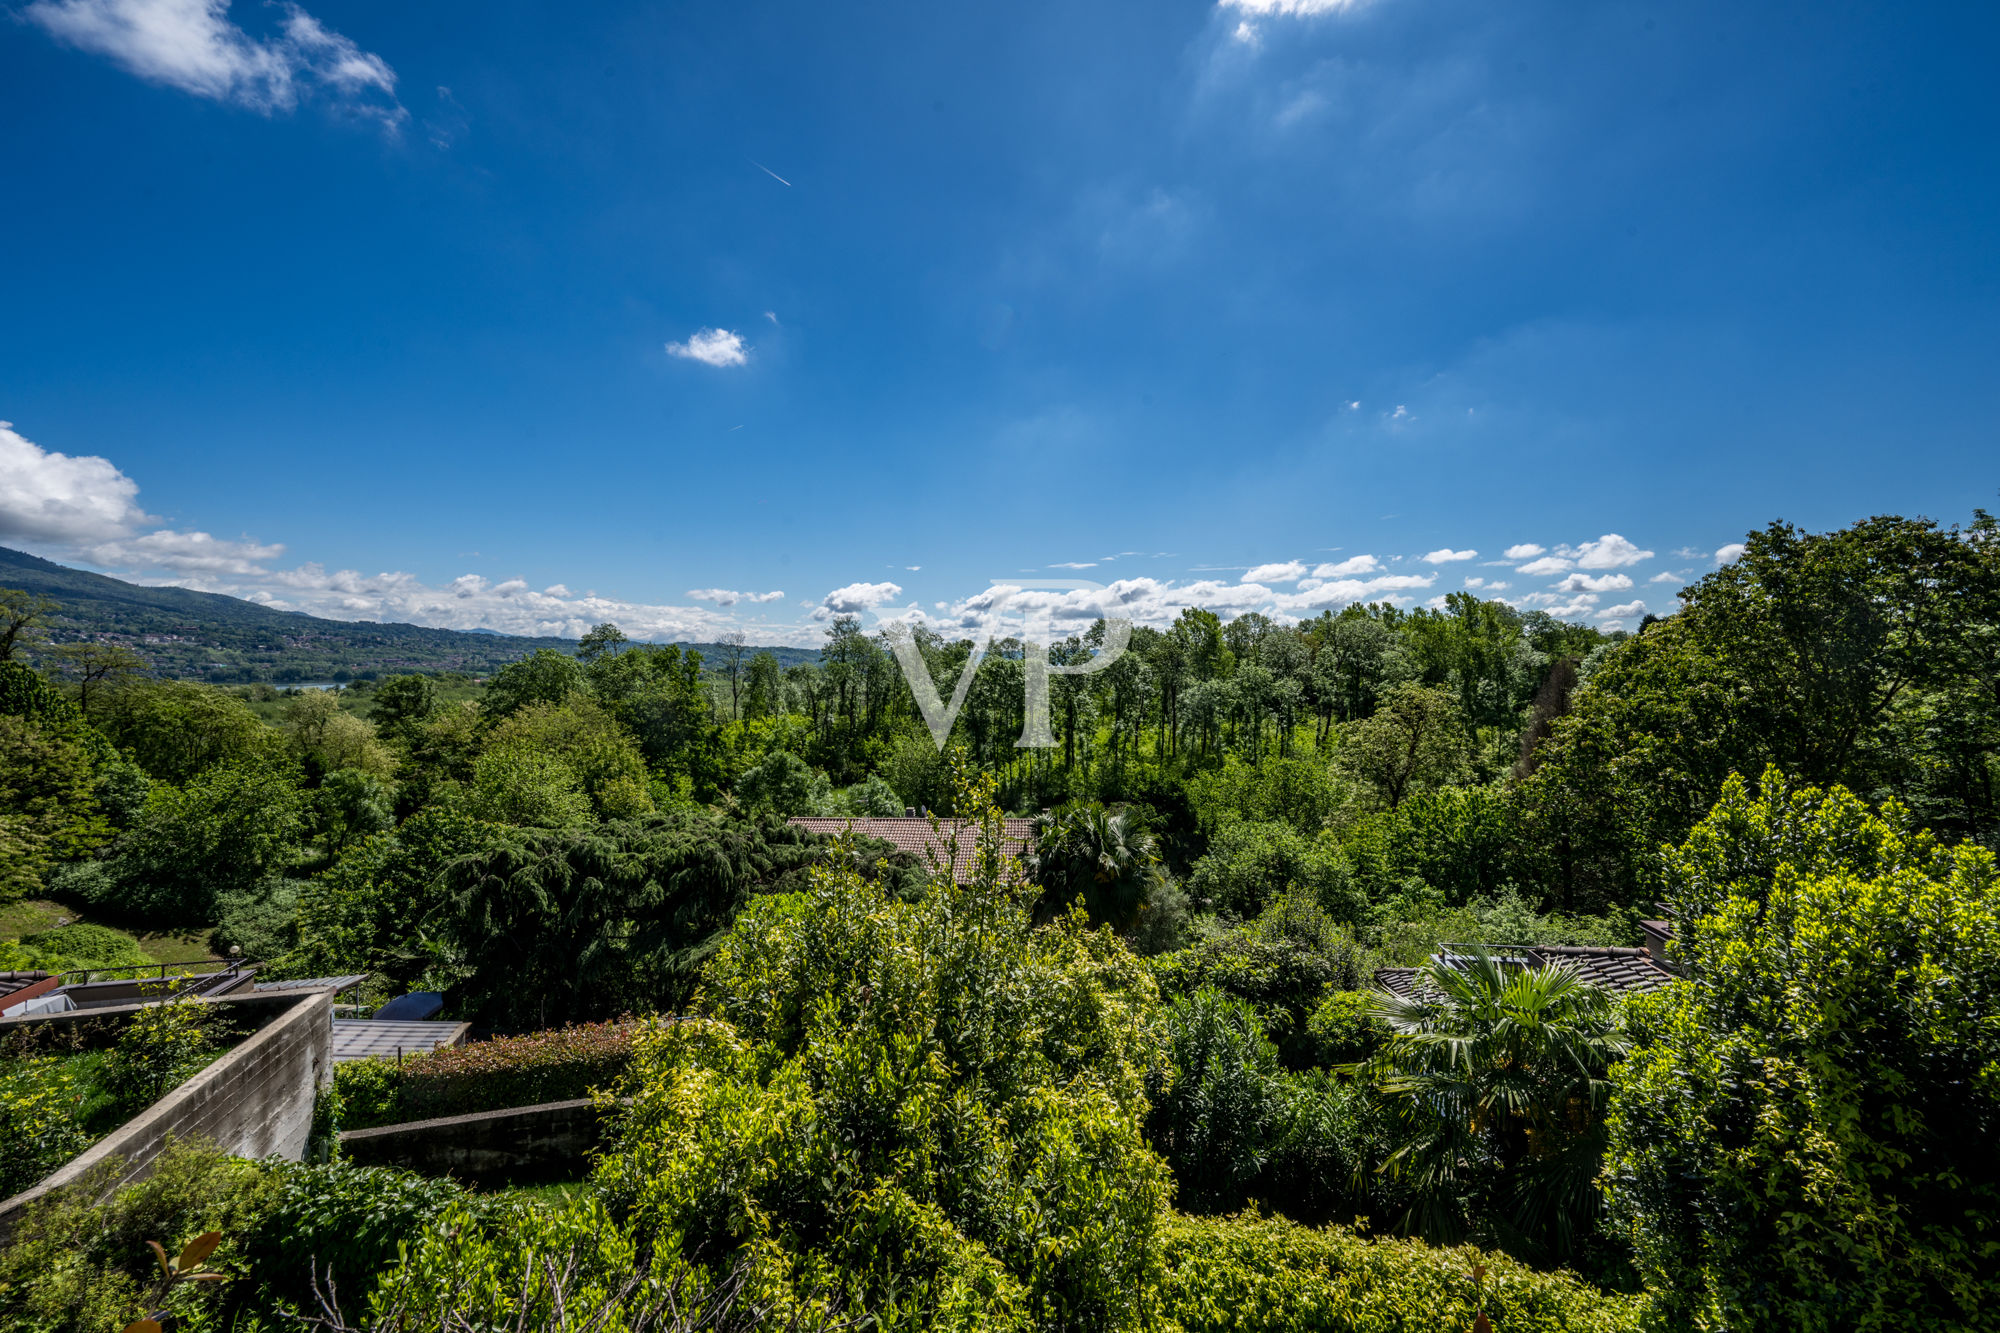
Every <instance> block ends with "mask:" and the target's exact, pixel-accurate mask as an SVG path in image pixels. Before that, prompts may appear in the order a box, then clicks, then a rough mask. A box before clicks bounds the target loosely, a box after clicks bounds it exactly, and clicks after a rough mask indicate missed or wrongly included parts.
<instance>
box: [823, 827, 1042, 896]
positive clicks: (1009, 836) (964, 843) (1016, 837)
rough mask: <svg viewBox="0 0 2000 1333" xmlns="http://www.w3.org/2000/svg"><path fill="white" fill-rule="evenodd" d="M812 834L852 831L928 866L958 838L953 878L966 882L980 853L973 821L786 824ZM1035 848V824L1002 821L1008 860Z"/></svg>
mask: <svg viewBox="0 0 2000 1333" xmlns="http://www.w3.org/2000/svg"><path fill="white" fill-rule="evenodd" d="M785 822H786V823H788V824H793V825H796V826H797V827H799V828H802V829H805V830H806V831H807V832H808V833H823V834H826V835H827V836H828V837H839V836H840V835H841V834H842V833H845V832H846V831H847V830H848V829H849V828H850V827H851V828H852V829H853V830H854V831H855V832H856V833H859V834H860V835H861V836H862V837H864V838H874V839H877V840H878V841H881V842H886V843H888V844H889V845H890V846H892V847H894V848H895V849H896V850H897V851H899V852H908V853H910V855H912V856H914V857H916V858H917V860H918V861H920V862H922V863H923V864H924V865H926V866H928V865H933V864H942V863H943V861H944V859H945V855H946V849H947V848H948V847H949V845H950V843H951V840H952V838H953V837H954V835H955V836H956V837H957V839H958V858H957V860H956V862H955V863H954V864H953V866H952V876H953V878H955V879H959V880H963V879H965V878H966V876H967V875H969V874H970V873H971V870H972V864H973V858H974V857H975V856H976V855H977V854H978V852H979V826H978V824H976V823H974V822H973V821H971V820H960V819H944V818H942V817H940V818H939V819H938V821H937V827H936V828H932V827H931V821H930V818H929V816H926V815H853V816H844V815H843V816H827V815H795V816H793V817H792V818H791V819H788V820H786V821H785ZM1034 845H1035V821H1034V820H1032V819H1025V818H1008V819H1003V820H1001V821H1000V850H1001V852H1002V854H1004V855H1007V856H1024V855H1026V854H1027V852H1028V850H1029V849H1030V848H1032V847H1033V846H1034Z"/></svg>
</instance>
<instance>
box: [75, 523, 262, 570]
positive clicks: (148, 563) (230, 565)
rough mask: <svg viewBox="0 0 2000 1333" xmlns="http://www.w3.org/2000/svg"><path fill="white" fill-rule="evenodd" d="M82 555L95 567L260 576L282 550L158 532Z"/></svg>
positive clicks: (195, 534) (202, 535) (96, 546)
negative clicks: (133, 567) (267, 562)
mask: <svg viewBox="0 0 2000 1333" xmlns="http://www.w3.org/2000/svg"><path fill="white" fill-rule="evenodd" d="M82 551H83V554H84V555H86V556H87V557H89V559H90V560H91V562H92V563H94V564H99V565H110V566H137V567H140V568H152V569H171V570H174V571H176V572H177V573H183V574H262V573H264V572H265V570H264V562H265V561H267V560H276V559H277V558H278V557H279V556H281V555H283V554H284V553H285V548H284V547H283V546H282V545H268V546H267V545H265V544H263V543H261V542H255V541H251V540H249V539H248V538H245V539H244V540H242V541H226V540H224V539H222V538H219V537H211V536H210V535H209V534H208V533H206V532H175V531H173V530H172V529H171V528H162V529H160V530H159V531H157V532H149V533H146V534H145V535H144V536H140V537H130V538H123V539H119V540H115V541H108V542H97V543H94V544H92V545H90V546H86V547H84V548H82Z"/></svg>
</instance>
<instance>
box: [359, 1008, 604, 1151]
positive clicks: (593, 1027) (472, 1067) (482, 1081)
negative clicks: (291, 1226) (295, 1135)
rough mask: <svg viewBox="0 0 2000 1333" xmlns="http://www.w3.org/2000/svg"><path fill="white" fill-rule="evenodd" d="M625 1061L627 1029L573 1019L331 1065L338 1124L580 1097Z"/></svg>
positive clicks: (380, 1122)
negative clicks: (407, 1054)
mask: <svg viewBox="0 0 2000 1333" xmlns="http://www.w3.org/2000/svg"><path fill="white" fill-rule="evenodd" d="M631 1061H632V1027H631V1025H630V1024H621V1023H579V1024H577V1025H576V1026H574V1027H566V1028H551V1029H550V1030H549V1031H547V1032H531V1033H529V1034H527V1035H526V1036H521V1037H496V1038H494V1039H493V1040H492V1041H476V1042H472V1043H470V1044H469V1045H465V1046H447V1047H446V1048H445V1049H443V1050H441V1051H434V1052H432V1053H431V1054H429V1055H424V1056H419V1057H418V1058H416V1059H413V1060H405V1061H404V1062H403V1063H402V1064H401V1065H397V1064H394V1063H391V1062H389V1061H386V1060H354V1061H350V1062H348V1063H346V1064H342V1065H340V1066H338V1067H336V1068H335V1070H334V1094H335V1097H336V1098H337V1100H338V1105H339V1113H338V1116H339V1123H340V1128H342V1129H370V1128H373V1127H375V1126H377V1125H395V1124H401V1123H403V1122H405V1121H410V1120H435V1119H437V1118H438V1117H440V1116H449V1115H469V1114H471V1113H472V1112H474V1111H499V1110H504V1109H506V1108H507V1107H510V1106H535V1105H538V1104H539V1103H542V1102H561V1101H569V1100H571V1099H573V1098H576V1097H587V1096H589V1095H590V1092H591V1090H592V1089H593V1088H602V1087H607V1086H609V1085H610V1084H612V1083H614V1082H616V1081H617V1079H618V1078H619V1076H621V1075H622V1074H623V1073H624V1072H625V1068H626V1066H627V1065H629V1064H630V1063H631Z"/></svg>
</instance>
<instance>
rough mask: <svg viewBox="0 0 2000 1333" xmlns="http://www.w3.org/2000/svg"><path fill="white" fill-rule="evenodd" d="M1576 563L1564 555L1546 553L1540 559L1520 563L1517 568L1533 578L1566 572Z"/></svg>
mask: <svg viewBox="0 0 2000 1333" xmlns="http://www.w3.org/2000/svg"><path fill="white" fill-rule="evenodd" d="M1574 563H1575V562H1574V561H1571V560H1569V559H1568V558H1566V557H1564V556H1560V555H1545V556H1543V557H1542V558H1541V559H1539V560H1530V561H1529V562H1528V563H1527V564H1525V565H1518V566H1516V568H1517V569H1518V570H1519V571H1520V572H1521V573H1523V574H1526V575H1529V576H1530V577H1532V578H1543V577H1546V576H1547V575H1550V574H1561V573H1564V572H1565V571H1567V570H1568V569H1569V568H1570V567H1571V566H1572V565H1573V564H1574Z"/></svg>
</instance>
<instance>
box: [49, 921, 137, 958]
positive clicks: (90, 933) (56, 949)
mask: <svg viewBox="0 0 2000 1333" xmlns="http://www.w3.org/2000/svg"><path fill="white" fill-rule="evenodd" d="M21 943H22V944H24V945H26V946H28V947H29V948H31V949H34V950H36V951H38V952H40V953H43V954H46V955H47V956H49V957H50V958H52V959H61V960H63V966H64V969H65V970H67V969H70V968H81V967H104V968H111V967H135V966H141V965H144V964H146V963H150V962H152V961H153V960H152V958H151V957H149V956H148V955H147V953H146V951H145V950H144V949H142V948H140V947H139V941H137V940H135V939H133V938H132V937H131V936H130V935H127V934H126V933H125V932H124V931H121V930H113V929H111V928H110V927H109V926H94V925H90V924H88V923H86V922H82V921H79V922H77V923H76V924H74V925H69V926H57V927H56V928H55V929H53V930H44V931H41V932H40V933H38V934H34V935H27V936H23V937H22V939H21Z"/></svg>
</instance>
